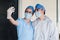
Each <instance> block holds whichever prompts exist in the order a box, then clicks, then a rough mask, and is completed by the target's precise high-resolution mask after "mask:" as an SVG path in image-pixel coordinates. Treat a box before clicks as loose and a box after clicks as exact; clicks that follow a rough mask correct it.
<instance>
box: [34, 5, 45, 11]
mask: <svg viewBox="0 0 60 40" xmlns="http://www.w3.org/2000/svg"><path fill="white" fill-rule="evenodd" d="M35 8H36V9H43V10H45V8H44V6H43V5H41V4H36V6H35Z"/></svg>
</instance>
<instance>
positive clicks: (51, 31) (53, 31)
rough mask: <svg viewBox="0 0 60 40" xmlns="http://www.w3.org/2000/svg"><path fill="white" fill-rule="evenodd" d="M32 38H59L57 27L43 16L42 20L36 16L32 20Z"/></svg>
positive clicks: (53, 39)
mask: <svg viewBox="0 0 60 40" xmlns="http://www.w3.org/2000/svg"><path fill="white" fill-rule="evenodd" d="M33 26H34V40H59V34H58V30H57V27H56V26H55V25H54V23H53V22H52V21H51V20H50V19H49V18H48V17H47V16H45V18H44V20H43V21H40V19H39V18H37V19H36V20H35V21H34V22H33Z"/></svg>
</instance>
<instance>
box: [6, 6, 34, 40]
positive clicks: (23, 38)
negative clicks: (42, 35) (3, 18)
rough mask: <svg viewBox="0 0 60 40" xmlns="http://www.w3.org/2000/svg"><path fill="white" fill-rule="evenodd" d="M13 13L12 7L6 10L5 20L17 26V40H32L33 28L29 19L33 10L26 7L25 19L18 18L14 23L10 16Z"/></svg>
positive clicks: (30, 7)
mask: <svg viewBox="0 0 60 40" xmlns="http://www.w3.org/2000/svg"><path fill="white" fill-rule="evenodd" d="M13 12H15V8H14V7H10V8H9V9H8V10H7V19H9V21H10V22H11V23H12V24H13V25H15V26H17V34H18V40H33V27H32V22H31V20H30V19H31V17H32V15H33V13H34V8H33V7H32V6H28V7H27V8H26V9H25V18H18V19H17V20H16V21H15V20H14V19H13V18H12V16H11V15H12V13H13Z"/></svg>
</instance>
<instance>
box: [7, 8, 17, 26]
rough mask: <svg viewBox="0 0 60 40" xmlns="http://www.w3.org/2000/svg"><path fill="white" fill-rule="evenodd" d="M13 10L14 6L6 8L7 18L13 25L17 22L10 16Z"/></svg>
mask: <svg viewBox="0 0 60 40" xmlns="http://www.w3.org/2000/svg"><path fill="white" fill-rule="evenodd" d="M13 12H15V8H14V7H10V8H9V9H8V10H7V19H8V20H9V21H10V22H11V23H12V24H13V25H16V26H17V25H18V22H17V21H16V20H14V19H13V18H12V16H11V15H12V13H13Z"/></svg>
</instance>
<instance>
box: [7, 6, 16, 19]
mask: <svg viewBox="0 0 60 40" xmlns="http://www.w3.org/2000/svg"><path fill="white" fill-rule="evenodd" d="M13 12H15V8H14V7H10V8H9V9H8V10H7V19H10V18H11V15H12V13H13Z"/></svg>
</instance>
